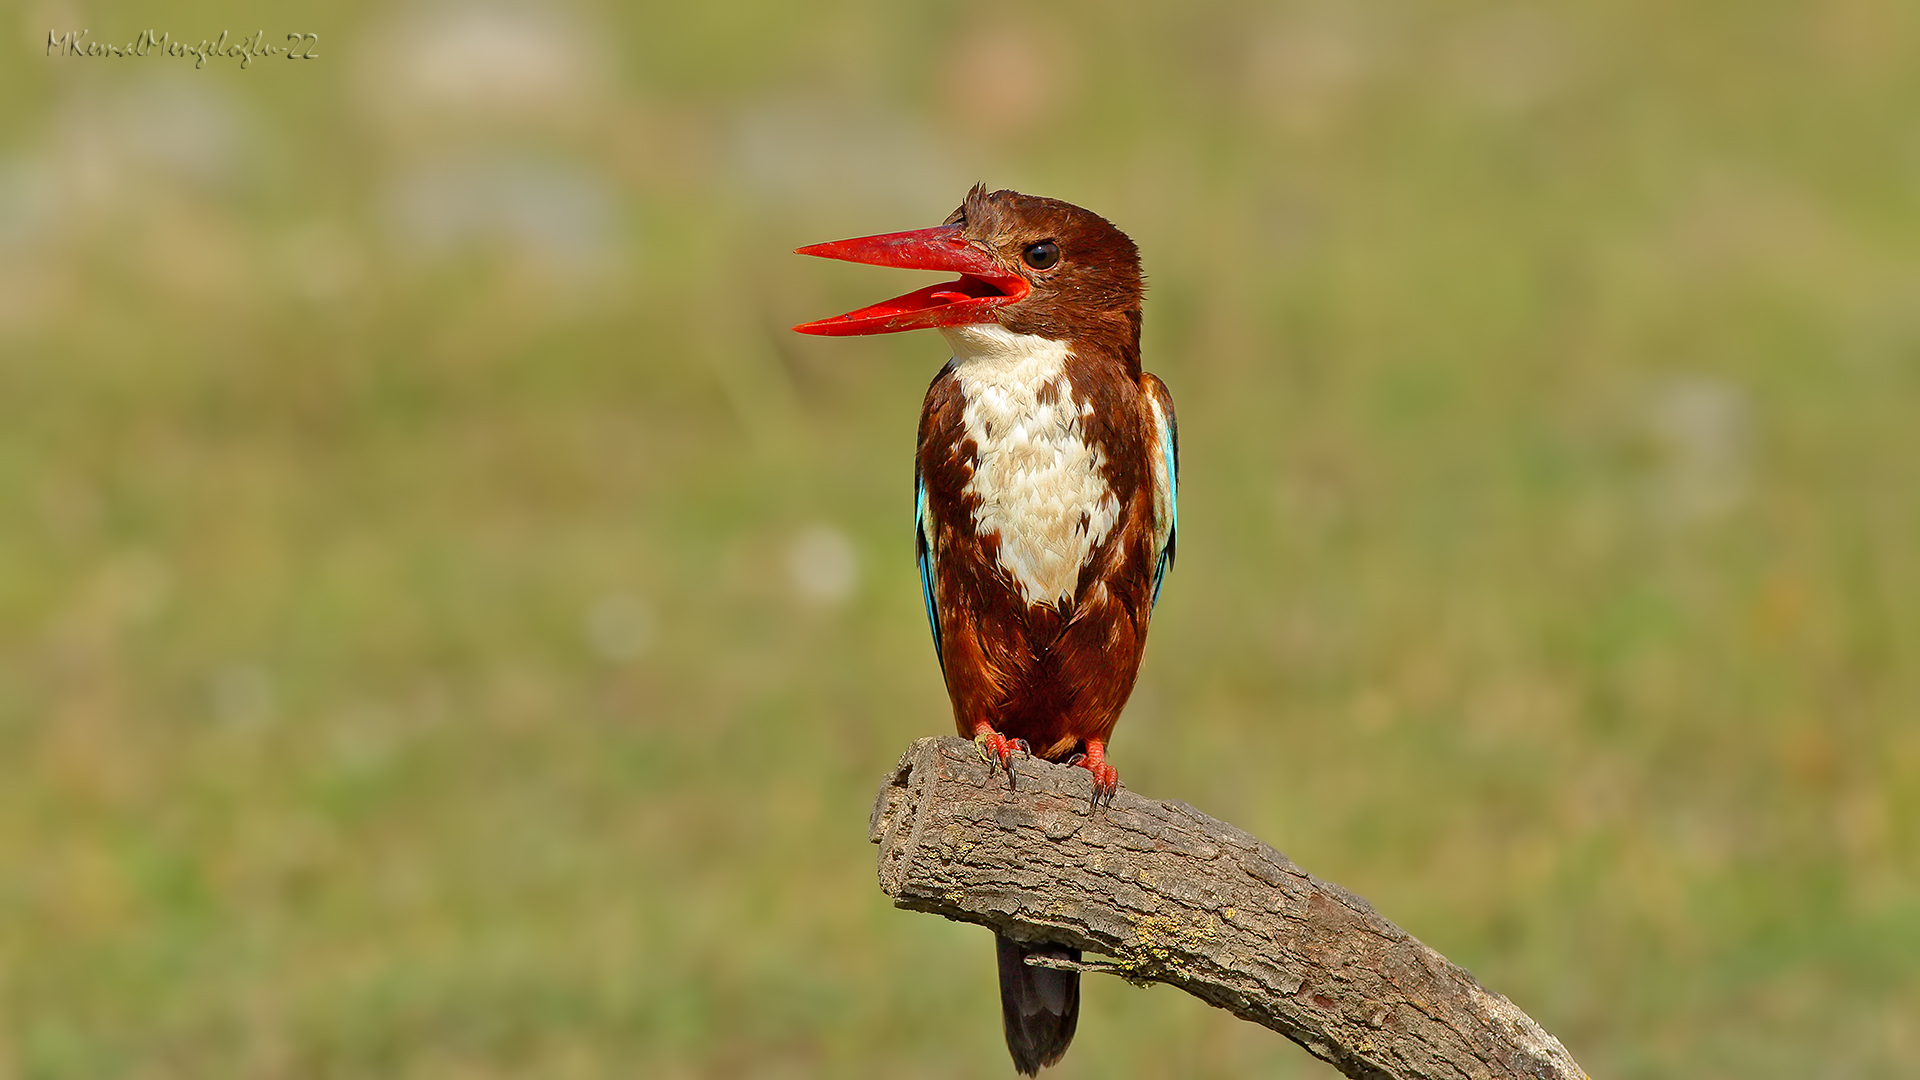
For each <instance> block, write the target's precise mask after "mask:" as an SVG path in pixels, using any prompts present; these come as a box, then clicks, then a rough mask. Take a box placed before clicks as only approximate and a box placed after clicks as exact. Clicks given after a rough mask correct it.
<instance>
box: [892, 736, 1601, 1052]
mask: <svg viewBox="0 0 1920 1080" xmlns="http://www.w3.org/2000/svg"><path fill="white" fill-rule="evenodd" d="M1015 775H1016V777H1017V780H1018V784H1019V787H1018V790H1017V791H1013V792H1009V791H1008V790H1007V778H1006V777H1005V775H1003V774H1000V773H998V772H994V773H989V771H988V769H987V766H986V763H985V762H983V761H982V760H981V757H980V754H979V752H978V751H977V750H976V749H975V748H974V746H973V744H972V743H969V742H967V741H965V740H962V739H957V738H951V737H949V738H945V739H921V740H919V741H918V742H915V743H914V744H913V745H912V746H911V747H909V748H908V749H907V752H906V754H905V755H904V756H903V757H901V759H900V764H899V765H898V766H897V767H896V768H895V770H894V772H893V774H892V775H891V776H889V777H888V778H887V780H886V782H885V783H883V784H882V785H881V786H880V794H879V798H878V799H877V800H876V801H875V803H874V807H873V817H872V820H871V822H870V823H869V829H868V837H869V839H871V840H872V841H873V842H874V843H876V844H878V845H880V887H881V888H882V889H884V890H885V891H886V893H887V895H888V896H890V897H892V898H893V902H894V904H895V905H897V906H899V907H903V908H906V909H908V910H910V911H926V912H931V913H933V914H935V915H943V916H945V917H947V918H949V919H956V920H959V921H961V922H971V923H978V924H980V925H982V926H988V927H992V928H993V929H994V930H997V931H999V932H1000V933H1002V934H1005V935H1007V936H1008V937H1011V938H1015V939H1017V940H1021V941H1053V942H1059V943H1061V944H1064V945H1070V946H1075V947H1078V948H1081V949H1085V950H1089V951H1092V952H1097V953H1101V954H1104V955H1106V956H1110V957H1113V960H1112V961H1110V962H1101V961H1087V962H1084V963H1082V964H1080V965H1078V966H1079V967H1080V968H1081V969H1082V970H1086V971H1106V972H1111V973H1114V974H1119V975H1122V976H1124V977H1125V978H1128V979H1130V980H1133V981H1136V982H1164V983H1168V984H1171V985H1173V986H1177V987H1179V988H1180V989H1182V990H1185V991H1187V992H1188V993H1190V994H1193V995H1194V996H1196V997H1198V998H1200V999H1201V1000H1203V1001H1206V1002H1208V1003H1209V1004H1212V1005H1217V1006H1219V1007H1221V1008H1223V1009H1226V1010H1228V1011H1230V1012H1232V1013H1233V1014H1234V1015H1236V1016H1239V1017H1241V1018H1242V1019H1245V1020H1251V1021H1253V1022H1254V1023H1256V1024H1261V1025H1264V1026H1266V1027H1269V1028H1272V1029H1273V1030H1275V1031H1278V1032H1279V1033H1280V1034H1282V1035H1285V1036H1286V1037H1287V1038H1289V1039H1292V1040H1293V1041H1294V1042H1296V1043H1299V1044H1300V1045H1301V1046H1303V1047H1305V1048H1306V1050H1307V1051H1308V1052H1309V1053H1311V1054H1313V1055H1314V1056H1315V1057H1317V1058H1320V1059H1321V1060H1323V1061H1326V1062H1329V1063H1330V1064H1332V1065H1333V1066H1334V1067H1335V1068H1337V1069H1339V1070H1340V1071H1341V1072H1343V1073H1345V1074H1346V1075H1348V1076H1351V1077H1364V1078H1369V1080H1371V1078H1394V1080H1400V1078H1407V1080H1412V1078H1427V1077H1432V1078H1446V1080H1459V1078H1462V1077H1466V1078H1473V1080H1478V1078H1481V1077H1499V1078H1505V1077H1514V1078H1526V1080H1585V1078H1586V1073H1584V1072H1583V1071H1581V1069H1580V1066H1578V1065H1576V1064H1574V1061H1573V1058H1572V1057H1571V1056H1569V1055H1568V1054H1567V1052H1566V1050H1565V1049H1564V1048H1563V1047H1561V1045H1560V1043H1559V1041H1558V1040H1556V1039H1555V1038H1554V1037H1553V1036H1551V1035H1549V1034H1547V1033H1546V1031H1544V1030H1542V1029H1541V1027H1540V1025H1538V1024H1536V1023H1534V1021H1533V1019H1532V1018H1531V1017H1529V1016H1527V1014H1525V1013H1523V1012H1521V1011H1520V1010H1519V1009H1518V1008H1515V1007H1514V1005H1513V1003H1512V1002H1510V1001H1508V1000H1507V999H1506V998H1504V997H1501V996H1500V995H1499V994H1496V993H1493V992H1491V991H1489V990H1486V989H1484V988H1482V987H1481V986H1480V984H1479V983H1478V982H1476V981H1475V980H1474V977H1473V976H1472V975H1471V974H1470V973H1468V972H1467V970H1466V969H1465V968H1462V967H1460V966H1459V965H1457V964H1454V963H1452V962H1451V961H1449V960H1448V959H1447V958H1446V957H1444V956H1441V955H1440V954H1439V953H1437V952H1434V951H1433V950H1432V949H1429V948H1427V947H1426V946H1425V945H1423V944H1421V943H1420V942H1419V941H1418V940H1417V939H1415V938H1414V937H1413V936H1412V935H1410V934H1408V933H1407V932H1406V931H1404V930H1402V929H1400V928H1399V927H1397V926H1395V925H1393V924H1392V923H1390V922H1388V921H1387V920H1386V919H1384V918H1381V917H1380V915H1379V914H1378V913H1377V912H1375V911H1374V910H1373V907H1372V906H1371V905H1369V904H1368V903H1367V902H1366V901H1365V900H1362V899H1361V898H1360V897H1358V896H1355V895H1353V894H1352V893H1350V892H1348V891H1346V890H1345V889H1342V888H1341V887H1340V886H1338V885H1335V884H1333V883H1332V882H1327V881H1321V880H1320V879H1318V878H1316V877H1314V876H1313V875H1311V874H1309V873H1307V872H1306V871H1304V870H1302V869H1300V868H1299V867H1298V866H1295V865H1294V864H1293V863H1292V862H1291V861H1290V860H1289V859H1288V858H1287V857H1286V856H1285V855H1282V854H1280V853H1279V852H1278V851H1275V850H1274V849H1272V848H1270V847H1268V846H1267V845H1265V844H1263V843H1261V842H1260V841H1258V840H1256V839H1254V838H1253V837H1252V836H1249V835H1247V834H1246V833H1244V832H1241V831H1240V830H1239V829H1236V828H1234V827H1233V826H1231V825H1228V824H1227V823H1225V822H1222V821H1216V820H1214V819H1213V818H1210V817H1208V816H1206V815H1205V814H1202V813H1200V812H1199V811H1197V810H1195V809H1193V808H1192V807H1190V806H1188V805H1186V804H1185V803H1178V802H1158V801H1154V800H1150V799H1143V798H1141V797H1140V796H1138V795H1135V794H1133V793H1132V792H1130V791H1126V790H1124V789H1123V790H1121V791H1120V792H1119V794H1118V796H1117V797H1116V798H1115V799H1114V801H1113V804H1112V805H1111V806H1108V807H1105V808H1104V809H1102V810H1099V811H1096V812H1093V813H1091V814H1090V813H1089V812H1088V803H1089V800H1090V798H1091V796H1092V791H1093V788H1092V778H1091V777H1090V776H1089V774H1088V773H1087V771H1086V770H1085V769H1076V768H1069V767H1067V766H1064V765H1056V764H1053V763H1050V762H1046V761H1040V760H1037V759H1024V760H1019V761H1016V762H1015ZM1051 966H1067V962H1066V961H1059V962H1058V963H1055V964H1052V965H1051Z"/></svg>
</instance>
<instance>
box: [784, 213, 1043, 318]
mask: <svg viewBox="0 0 1920 1080" xmlns="http://www.w3.org/2000/svg"><path fill="white" fill-rule="evenodd" d="M960 231H961V230H960V226H958V225H942V226H940V227H938V228H934V229H917V230H915V231H913V232H901V233H887V234H886V235H884V236H862V237H860V238H859V239H856V240H835V241H833V242H832V243H827V244H813V245H811V246H809V247H803V248H797V249H795V251H794V253H795V254H796V255H818V256H820V257H821V258H823V259H843V260H845V261H847V262H857V263H871V264H873V265H874V266H899V267H905V268H906V269H909V270H945V271H949V272H953V273H958V274H959V275H960V279H959V280H958V281H948V282H944V283H942V284H939V285H929V286H927V287H926V288H924V289H919V290H916V291H914V292H910V293H908V294H906V295H905V296H896V297H894V298H893V299H891V300H884V301H881V302H880V303H878V304H874V305H873V306H871V307H863V308H861V309H860V310H858V311H849V312H847V313H846V314H845V315H835V316H834V317H833V318H831V319H820V320H818V321H816V322H810V323H801V324H800V325H799V326H796V327H794V329H795V330H798V331H799V332H801V333H803V334H821V335H824V336H827V337H846V336H849V335H852V334H891V333H894V332H895V331H898V330H920V329H923V328H926V327H930V326H962V325H965V324H967V323H981V322H991V321H992V320H993V309H995V308H998V307H1004V306H1006V305H1008V304H1012V303H1015V302H1017V301H1019V300H1020V299H1021V298H1023V297H1025V296H1026V295H1027V290H1028V289H1029V288H1031V286H1029V285H1028V284H1027V279H1026V278H1023V277H1021V276H1020V275H1018V274H1012V273H1008V272H1007V271H1006V270H1004V269H1002V268H1001V266H1000V264H998V263H996V262H994V261H993V257H992V256H990V255H988V254H987V253H986V252H985V251H982V250H981V249H980V248H978V247H975V246H974V245H973V243H972V242H971V241H969V240H967V238H966V237H964V236H962V235H961V234H960Z"/></svg>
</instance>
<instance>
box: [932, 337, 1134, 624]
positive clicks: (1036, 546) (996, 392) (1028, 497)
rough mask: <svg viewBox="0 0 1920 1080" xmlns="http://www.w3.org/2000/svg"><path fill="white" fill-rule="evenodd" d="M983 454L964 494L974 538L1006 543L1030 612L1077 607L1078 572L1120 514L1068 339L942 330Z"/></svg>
mask: <svg viewBox="0 0 1920 1080" xmlns="http://www.w3.org/2000/svg"><path fill="white" fill-rule="evenodd" d="M940 333H941V334H942V335H943V336H945V337H946V339H947V342H948V344H950V345H951V346H952V347H953V357H954V376H955V378H957V379H958V380H959V383H960V391H961V394H962V395H963V396H964V397H965V399H966V408H965V411H964V412H963V414H962V422H963V424H964V426H965V428H966V437H967V438H968V439H971V440H973V444H974V447H975V450H976V453H975V458H974V463H973V477H972V479H970V480H968V481H967V486H966V488H965V490H966V492H967V494H970V495H973V496H975V497H976V498H978V499H979V505H978V506H976V507H975V508H974V511H973V525H974V532H975V533H976V534H977V535H979V536H982V537H984V536H986V535H987V534H989V533H992V534H994V535H997V536H998V537H999V540H1000V546H999V562H1000V566H1001V568H1002V569H1004V570H1005V571H1006V572H1007V573H1008V575H1009V576H1011V577H1012V578H1013V580H1014V582H1015V583H1016V584H1017V585H1018V586H1019V587H1020V592H1021V595H1022V597H1024V598H1025V600H1026V601H1027V603H1028V604H1058V603H1060V602H1062V601H1070V600H1072V599H1073V595H1074V590H1075V588H1076V586H1077V585H1078V584H1079V580H1080V570H1081V567H1083V566H1085V565H1086V563H1087V561H1088V559H1089V558H1091V557H1092V555H1093V552H1094V549H1095V548H1097V547H1099V545H1100V542H1101V541H1102V540H1104V539H1106V536H1107V533H1108V532H1109V531H1111V530H1112V528H1113V525H1114V521H1115V520H1116V519H1117V518H1118V516H1119V509H1120V504H1119V500H1118V499H1116V498H1114V495H1113V492H1112V491H1111V490H1110V489H1109V488H1108V486H1107V480H1106V476H1105V472H1104V468H1103V467H1104V466H1105V464H1106V455H1105V454H1104V453H1102V452H1101V450H1100V449H1099V448H1098V447H1096V446H1092V445H1090V444H1089V443H1088V442H1087V439H1086V433H1085V430H1084V428H1083V426H1082V421H1083V420H1084V419H1085V418H1086V417H1088V416H1090V415H1092V414H1093V406H1092V405H1091V404H1082V403H1079V402H1076V401H1075V400H1074V394H1073V385H1072V384H1071V383H1070V382H1069V381H1068V379H1067V374H1066V365H1067V358H1068V357H1069V356H1071V355H1072V352H1073V350H1072V349H1071V348H1070V347H1069V346H1068V345H1067V343H1066V342H1064V341H1055V340H1053V339H1052V338H1045V337H1039V336H1037V335H1033V334H1016V333H1013V332H1012V331H1010V330H1007V329H1006V328H1004V327H1002V326H1000V325H998V324H995V323H980V324H975V325H971V326H949V327H942V328H941V329H940Z"/></svg>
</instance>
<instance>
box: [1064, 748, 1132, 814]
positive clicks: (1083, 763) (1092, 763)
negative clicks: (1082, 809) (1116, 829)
mask: <svg viewBox="0 0 1920 1080" xmlns="http://www.w3.org/2000/svg"><path fill="white" fill-rule="evenodd" d="M1067 764H1068V765H1076V766H1079V767H1080V768H1082V769H1085V770H1087V771H1088V772H1090V773H1092V774H1093V797H1092V798H1091V799H1090V800H1088V802H1087V813H1089V814H1091V813H1093V812H1094V811H1095V810H1098V809H1100V806H1101V804H1103V803H1104V804H1106V805H1107V806H1112V805H1113V797H1114V795H1116V794H1118V793H1119V791H1120V770H1118V769H1116V768H1114V767H1113V766H1111V765H1109V764H1107V761H1106V756H1105V755H1104V754H1092V755H1089V754H1075V755H1073V756H1072V757H1070V758H1068V759H1067Z"/></svg>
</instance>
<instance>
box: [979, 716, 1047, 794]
mask: <svg viewBox="0 0 1920 1080" xmlns="http://www.w3.org/2000/svg"><path fill="white" fill-rule="evenodd" d="M973 745H975V746H977V747H979V748H980V756H981V757H983V758H985V759H986V761H987V765H988V766H989V772H991V766H992V765H993V764H994V763H995V762H998V763H999V765H1000V767H1001V768H1003V769H1005V770H1007V790H1008V791H1012V790H1014V784H1013V755H1014V753H1015V752H1016V751H1017V752H1019V753H1022V754H1026V755H1029V756H1031V755H1032V754H1033V751H1032V750H1031V749H1029V748H1028V747H1027V740H1025V739H1009V738H1007V737H1006V736H1005V735H1002V734H1000V733H999V732H997V731H995V730H993V726H992V725H991V724H975V725H974V727H973Z"/></svg>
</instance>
